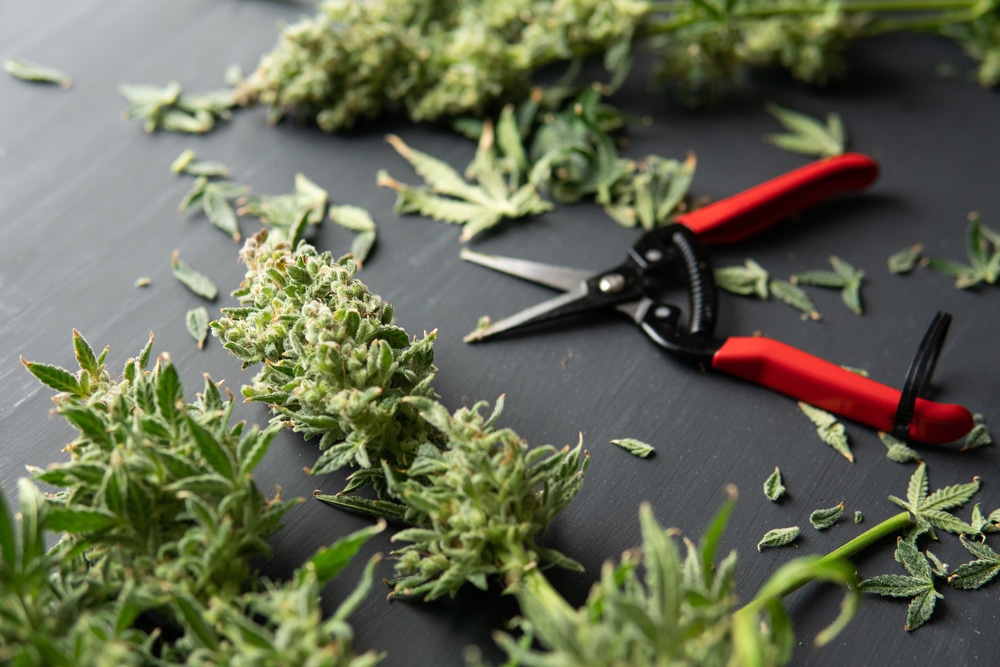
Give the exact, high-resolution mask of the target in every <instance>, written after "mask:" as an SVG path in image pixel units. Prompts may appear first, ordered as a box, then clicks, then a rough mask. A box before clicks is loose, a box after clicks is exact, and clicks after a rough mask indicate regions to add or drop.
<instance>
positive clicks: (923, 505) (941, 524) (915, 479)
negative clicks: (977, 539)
mask: <svg viewBox="0 0 1000 667" xmlns="http://www.w3.org/2000/svg"><path fill="white" fill-rule="evenodd" d="M928 486H929V485H928V480H927V465H926V464H925V463H923V462H921V463H920V465H918V466H917V469H916V471H914V473H913V475H911V476H910V481H909V484H908V485H907V491H906V500H905V501H904V500H901V499H900V498H897V497H896V496H889V500H890V501H892V502H893V503H895V504H897V505H899V506H900V507H902V508H904V509H906V510H907V511H909V512H910V514H912V515H913V518H914V521H916V523H917V528H918V531H919V532H925V531H927V530H929V529H930V528H931V527H935V528H940V529H941V530H945V531H947V532H950V533H956V534H963V533H964V534H975V533H976V532H977V530H976V529H975V528H974V527H973V526H972V525H970V524H968V523H966V522H964V521H962V520H960V519H958V518H956V517H954V516H952V515H951V514H949V513H948V510H951V509H954V508H956V507H960V506H962V505H964V504H965V503H966V502H968V501H969V500H970V499H971V498H972V496H973V495H975V493H976V492H977V491H978V490H979V479H978V478H974V479H973V481H971V482H969V483H967V484H953V485H952V486H947V487H945V488H942V489H938V490H937V491H935V492H934V493H932V494H931V495H929V496H928V495H927V491H928Z"/></svg>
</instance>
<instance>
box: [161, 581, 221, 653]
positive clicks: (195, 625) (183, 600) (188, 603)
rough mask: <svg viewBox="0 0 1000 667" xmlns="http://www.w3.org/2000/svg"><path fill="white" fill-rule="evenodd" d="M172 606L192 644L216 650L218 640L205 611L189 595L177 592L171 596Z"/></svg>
mask: <svg viewBox="0 0 1000 667" xmlns="http://www.w3.org/2000/svg"><path fill="white" fill-rule="evenodd" d="M172 597H173V601H174V606H175V607H176V608H177V609H178V610H179V611H180V612H181V619H183V621H184V627H185V629H186V630H187V632H186V633H185V634H187V635H188V636H189V637H190V638H191V640H192V643H194V644H195V645H201V646H205V647H206V648H209V649H211V650H213V651H214V650H218V648H219V639H218V637H217V636H216V634H215V630H213V629H212V625H211V623H209V621H208V618H207V614H206V612H205V610H204V609H203V608H202V607H201V605H200V604H199V603H198V601H197V600H196V599H195V598H194V597H193V596H192V595H190V594H189V593H187V592H182V591H177V592H175V593H174V594H173V596H172Z"/></svg>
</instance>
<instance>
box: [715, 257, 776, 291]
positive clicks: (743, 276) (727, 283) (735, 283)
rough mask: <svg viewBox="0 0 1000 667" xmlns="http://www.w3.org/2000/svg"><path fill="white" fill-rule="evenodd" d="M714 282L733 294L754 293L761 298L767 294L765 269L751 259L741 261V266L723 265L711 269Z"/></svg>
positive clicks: (767, 277)
mask: <svg viewBox="0 0 1000 667" xmlns="http://www.w3.org/2000/svg"><path fill="white" fill-rule="evenodd" d="M713 274H714V276H715V284H716V285H718V286H719V287H720V288H721V289H724V290H726V291H727V292H732V293H733V294H742V295H744V296H748V295H751V294H756V295H757V296H759V297H760V298H761V299H766V298H768V296H769V291H768V289H767V283H768V279H769V276H768V274H767V271H766V270H765V269H764V267H762V266H761V265H760V264H758V263H757V262H755V261H753V260H752V259H747V260H745V261H744V262H743V266H724V267H722V268H718V269H715V270H714V271H713Z"/></svg>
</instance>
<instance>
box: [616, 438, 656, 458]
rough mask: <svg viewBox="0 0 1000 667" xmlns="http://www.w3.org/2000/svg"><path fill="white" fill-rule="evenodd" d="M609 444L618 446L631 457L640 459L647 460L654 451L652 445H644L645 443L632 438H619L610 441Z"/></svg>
mask: <svg viewBox="0 0 1000 667" xmlns="http://www.w3.org/2000/svg"><path fill="white" fill-rule="evenodd" d="M611 443H612V444H615V445H618V446H619V447H621V448H622V449H624V450H625V451H627V452H628V453H629V454H632V455H633V456H638V457H639V458H640V459H645V458H648V457H649V456H651V455H652V454H653V453H654V452H655V451H656V450H655V449H654V448H653V446H652V445H649V444H646V443H645V442H642V441H641V440H636V439H634V438H620V439H618V440H612V441H611Z"/></svg>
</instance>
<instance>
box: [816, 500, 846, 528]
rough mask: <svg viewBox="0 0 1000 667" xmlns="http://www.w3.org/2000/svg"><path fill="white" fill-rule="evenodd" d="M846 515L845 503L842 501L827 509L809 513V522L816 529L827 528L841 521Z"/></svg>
mask: <svg viewBox="0 0 1000 667" xmlns="http://www.w3.org/2000/svg"><path fill="white" fill-rule="evenodd" d="M842 516H844V503H843V502H841V503H840V504H838V505H834V506H833V507H828V508H826V509H818V510H814V511H813V512H812V513H811V514H810V515H809V523H811V524H812V526H813V528H815V529H816V530H826V529H827V528H829V527H830V526H832V525H833V524H835V523H837V522H838V521H840V518H841V517H842Z"/></svg>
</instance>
